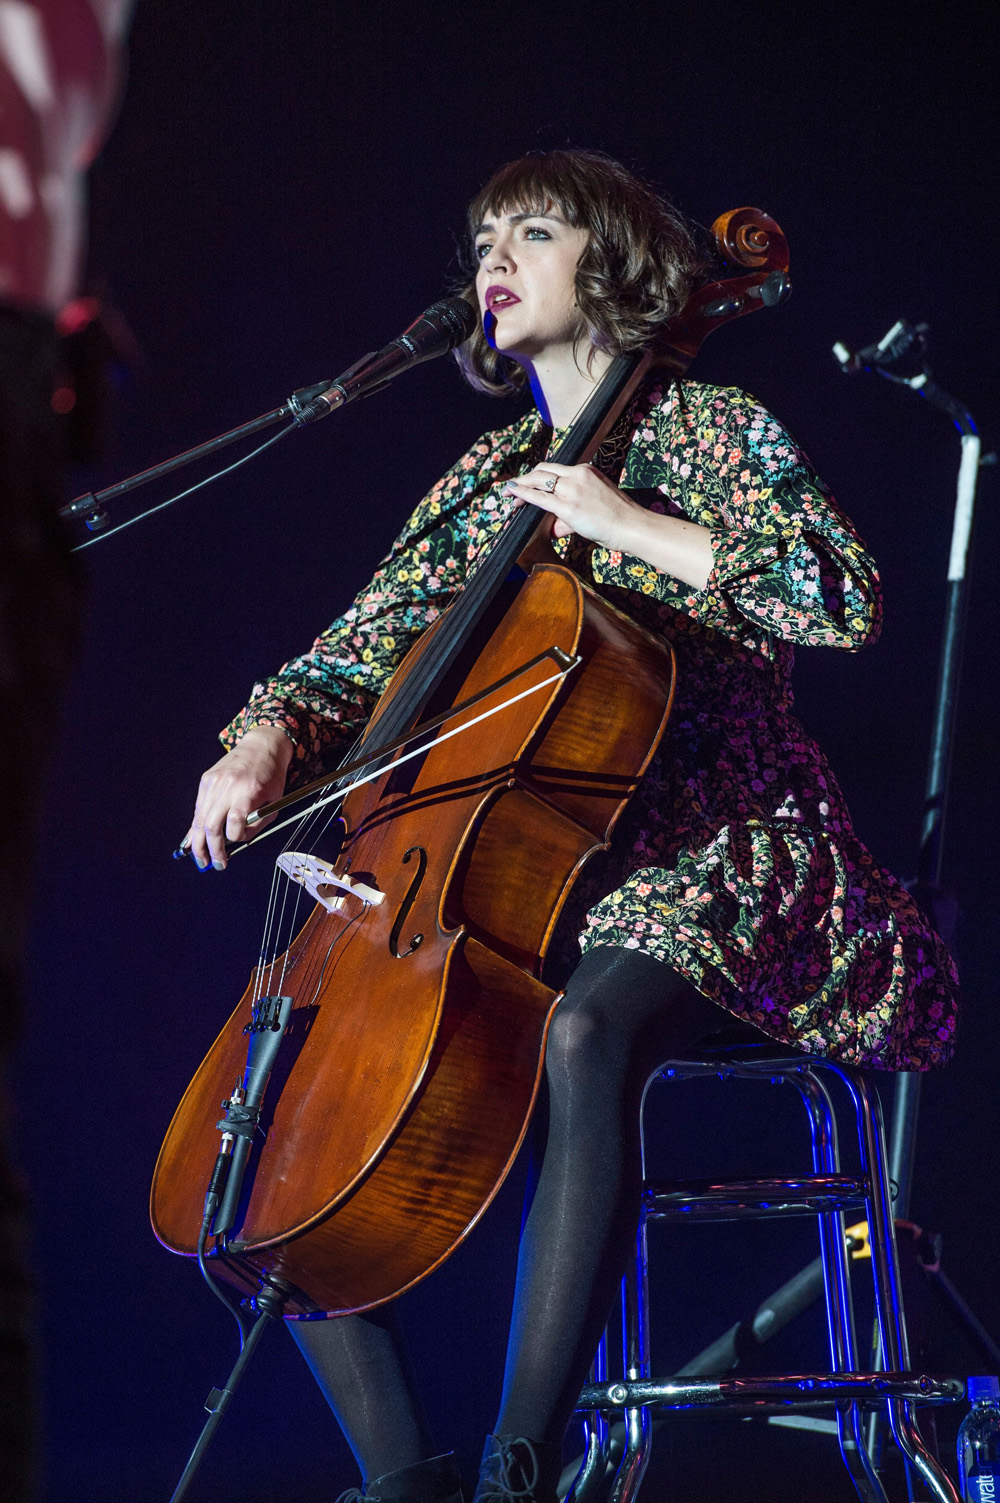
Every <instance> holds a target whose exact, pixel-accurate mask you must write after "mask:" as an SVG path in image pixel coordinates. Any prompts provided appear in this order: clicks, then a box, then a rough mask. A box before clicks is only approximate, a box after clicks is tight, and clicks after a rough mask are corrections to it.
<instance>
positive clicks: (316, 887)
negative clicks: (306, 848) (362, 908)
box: [277, 851, 385, 913]
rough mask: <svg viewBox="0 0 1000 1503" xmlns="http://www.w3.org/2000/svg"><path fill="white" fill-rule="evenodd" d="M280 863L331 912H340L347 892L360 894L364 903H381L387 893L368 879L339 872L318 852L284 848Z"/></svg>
mask: <svg viewBox="0 0 1000 1503" xmlns="http://www.w3.org/2000/svg"><path fill="white" fill-rule="evenodd" d="M277 865H278V867H279V868H280V870H281V871H283V872H284V873H285V876H286V877H290V878H291V879H292V881H293V882H298V884H299V886H300V887H304V888H305V890H306V892H307V893H309V895H310V897H312V898H314V899H315V900H316V902H317V903H321V904H322V906H323V907H324V908H325V909H326V911H327V912H328V913H339V912H340V910H341V909H342V908H343V906H344V901H345V899H346V898H347V897H348V896H352V897H355V898H360V899H361V901H362V902H363V903H381V902H382V900H383V899H384V897H385V893H384V892H379V890H378V888H377V887H370V886H369V885H368V883H367V882H359V881H357V880H356V879H355V878H353V877H351V876H349V875H347V874H346V873H345V874H344V875H343V876H341V875H339V873H337V872H336V871H334V869H333V867H332V866H331V864H330V862H329V861H323V860H321V859H320V857H319V856H308V855H305V854H304V853H303V852H301V851H284V852H282V854H281V855H280V856H279V857H278V861H277Z"/></svg>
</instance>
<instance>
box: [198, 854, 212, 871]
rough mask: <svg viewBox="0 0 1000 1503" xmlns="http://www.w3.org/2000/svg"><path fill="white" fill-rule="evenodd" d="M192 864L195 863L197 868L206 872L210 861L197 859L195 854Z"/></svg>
mask: <svg viewBox="0 0 1000 1503" xmlns="http://www.w3.org/2000/svg"><path fill="white" fill-rule="evenodd" d="M194 864H195V866H196V867H197V868H198V870H199V871H200V872H207V871H208V868H209V866H210V865H211V862H208V861H199V860H198V858H197V856H196V857H195V858H194Z"/></svg>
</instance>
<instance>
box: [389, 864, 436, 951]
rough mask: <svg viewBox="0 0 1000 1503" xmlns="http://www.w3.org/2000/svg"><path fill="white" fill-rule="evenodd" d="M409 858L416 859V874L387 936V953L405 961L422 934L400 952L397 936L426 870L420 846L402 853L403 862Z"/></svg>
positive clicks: (416, 947) (417, 935)
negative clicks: (414, 857) (413, 857)
mask: <svg viewBox="0 0 1000 1503" xmlns="http://www.w3.org/2000/svg"><path fill="white" fill-rule="evenodd" d="M411 856H416V857H417V860H418V863H419V864H418V866H417V872H416V875H415V876H414V878H413V881H412V882H411V883H410V885H409V887H408V888H407V891H406V896H405V898H404V899H403V901H402V902H401V903H400V905H399V912H398V913H397V914H396V919H395V922H394V924H393V926H392V933H391V934H390V935H389V953H390V955H394V956H395V958H396V959H397V960H405V959H406V957H407V955H412V954H413V952H414V950H417V949H419V948H420V946H421V945H422V944H423V942H424V936H423V935H422V934H414V935H413V937H412V938H411V940H410V943H409V947H408V948H407V949H405V950H401V949H400V948H399V936H400V934H401V933H402V929H403V925H404V923H405V922H406V916H407V914H408V913H409V911H410V909H411V908H412V907H413V903H414V899H415V898H416V896H417V893H418V892H419V891H420V884H421V882H422V881H423V880H424V872H425V871H426V870H427V852H426V851H425V850H424V848H423V846H422V845H411V846H410V849H409V850H408V851H405V852H404V853H403V860H404V862H409V859H410V857H411Z"/></svg>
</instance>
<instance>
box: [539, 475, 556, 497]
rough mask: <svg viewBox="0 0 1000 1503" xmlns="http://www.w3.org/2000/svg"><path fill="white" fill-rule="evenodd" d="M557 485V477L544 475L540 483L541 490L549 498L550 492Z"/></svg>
mask: <svg viewBox="0 0 1000 1503" xmlns="http://www.w3.org/2000/svg"><path fill="white" fill-rule="evenodd" d="M558 484H559V476H558V475H546V477H545V479H544V480H543V481H542V490H543V491H544V492H545V494H546V495H547V496H551V494H552V492H553V491H554V490H555V488H556V486H557V485H558Z"/></svg>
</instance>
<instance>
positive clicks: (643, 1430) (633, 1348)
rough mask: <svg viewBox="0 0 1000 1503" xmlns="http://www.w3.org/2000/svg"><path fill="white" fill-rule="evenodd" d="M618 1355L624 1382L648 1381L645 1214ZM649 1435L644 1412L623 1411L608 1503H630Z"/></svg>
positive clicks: (627, 1281)
mask: <svg viewBox="0 0 1000 1503" xmlns="http://www.w3.org/2000/svg"><path fill="white" fill-rule="evenodd" d="M622 1353H623V1357H624V1363H623V1366H624V1373H625V1377H626V1378H632V1379H635V1378H639V1379H641V1378H646V1379H648V1378H649V1377H650V1363H649V1275H648V1267H647V1258H646V1213H645V1210H643V1211H642V1212H641V1213H640V1216H639V1226H638V1230H637V1231H636V1237H635V1257H634V1259H633V1260H632V1262H631V1263H630V1264H629V1266H628V1269H627V1270H626V1273H625V1277H624V1279H623V1280H622ZM652 1431H653V1427H652V1420H651V1418H650V1413H649V1410H648V1409H647V1408H642V1407H640V1408H635V1409H626V1410H625V1450H624V1453H623V1455H622V1459H621V1461H620V1462H619V1463H618V1470H617V1471H616V1472H615V1479H614V1482H613V1484H612V1487H611V1496H610V1503H632V1500H633V1499H634V1498H635V1496H636V1494H637V1493H638V1491H639V1488H640V1486H641V1484H642V1479H643V1477H644V1476H645V1475H646V1468H647V1466H648V1465H649V1451H650V1445H651V1442H652Z"/></svg>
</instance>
